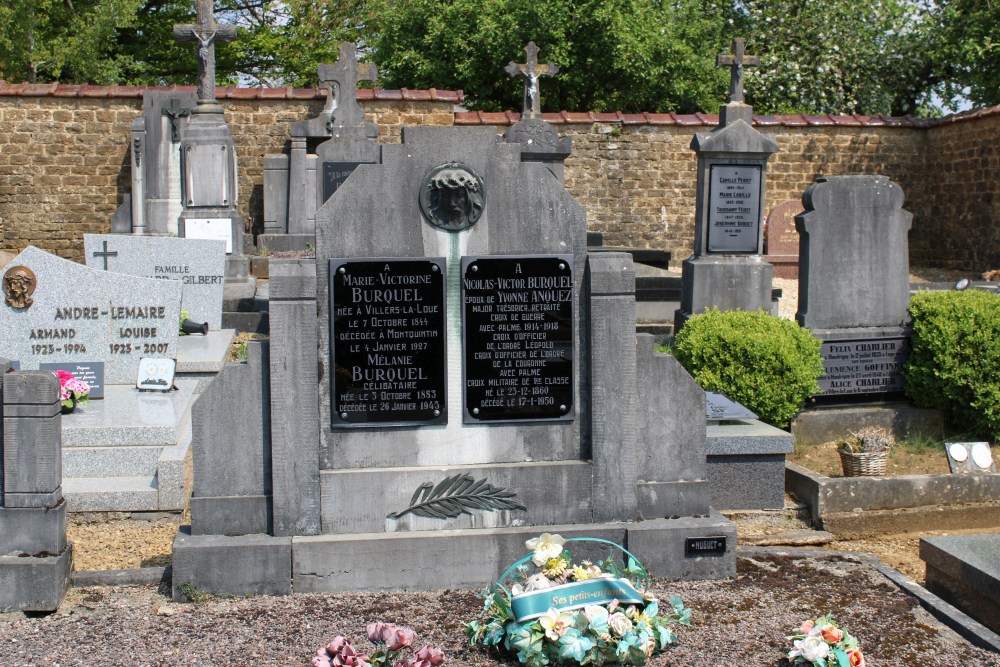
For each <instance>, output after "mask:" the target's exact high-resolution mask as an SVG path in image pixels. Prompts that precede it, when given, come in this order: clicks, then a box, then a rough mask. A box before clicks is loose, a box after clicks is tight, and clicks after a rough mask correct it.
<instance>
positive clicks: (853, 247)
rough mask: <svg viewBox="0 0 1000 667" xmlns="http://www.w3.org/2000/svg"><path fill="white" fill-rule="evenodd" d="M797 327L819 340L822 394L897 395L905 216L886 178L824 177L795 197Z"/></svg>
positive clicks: (904, 337) (902, 350)
mask: <svg viewBox="0 0 1000 667" xmlns="http://www.w3.org/2000/svg"><path fill="white" fill-rule="evenodd" d="M802 204H803V207H804V208H805V212H804V213H801V214H799V215H797V216H796V217H795V227H796V229H797V230H798V232H799V238H800V241H799V244H800V245H799V309H798V312H797V313H796V315H795V318H796V320H798V322H799V324H801V325H802V326H803V327H806V328H807V329H810V330H811V331H812V333H813V335H814V336H816V337H817V338H819V339H820V340H822V341H823V347H822V350H821V351H822V354H823V364H824V366H825V369H826V373H825V374H824V375H823V376H822V377H821V378H820V380H819V383H820V389H821V391H822V393H821V394H820V396H821V397H823V398H825V399H831V400H844V399H848V398H852V397H853V398H862V399H863V398H871V397H872V396H873V395H885V394H901V393H902V391H903V376H902V365H903V362H904V361H905V360H906V356H907V355H908V353H909V314H908V312H907V308H908V306H909V303H910V290H909V275H910V270H909V250H908V248H909V243H908V240H907V236H908V234H909V231H910V225H911V221H912V217H913V216H912V215H911V214H910V213H909V212H907V211H905V210H903V208H902V207H903V190H902V188H900V187H899V186H898V185H897V184H896V183H893V182H892V181H891V180H889V179H888V178H886V177H885V176H825V177H821V178H818V179H817V180H816V182H815V183H813V184H812V185H811V186H809V188H808V189H807V190H806V191H805V193H804V194H803V195H802Z"/></svg>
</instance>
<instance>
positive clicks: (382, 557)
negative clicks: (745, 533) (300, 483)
mask: <svg viewBox="0 0 1000 667" xmlns="http://www.w3.org/2000/svg"><path fill="white" fill-rule="evenodd" d="M542 532H551V533H558V534H560V535H562V536H563V537H567V538H569V537H599V538H603V539H607V540H610V541H613V542H617V543H619V544H623V545H624V546H625V547H626V548H627V549H629V550H630V551H632V553H633V554H635V555H636V556H637V557H638V558H639V559H640V560H641V561H642V562H643V564H645V565H646V567H647V568H649V571H650V574H652V575H653V576H657V577H666V578H670V579H715V578H724V577H731V576H735V574H736V527H735V525H734V524H733V523H732V522H730V521H729V520H728V519H726V518H725V517H723V516H722V515H720V514H718V513H716V512H714V511H713V512H712V513H711V514H710V515H709V516H705V517H685V518H680V519H656V520H652V521H640V522H630V523H614V524H575V525H563V526H523V527H512V528H494V529H474V530H445V531H419V532H412V533H362V534H352V535H318V536H309V537H292V538H278V537H270V536H266V535H253V536H242V537H224V536H208V535H202V536H192V535H190V532H189V531H188V529H187V527H182V528H181V532H179V533H178V536H177V538H176V539H175V540H174V552H173V581H174V587H173V589H174V599H175V600H184V599H186V597H185V595H184V593H183V590H184V587H187V586H191V587H193V588H194V589H196V590H200V591H203V592H208V593H225V594H232V595H247V594H271V595H281V594H286V593H290V592H295V593H317V592H334V591H376V590H440V589H444V588H472V589H479V588H482V587H484V586H486V585H488V584H489V583H490V582H491V581H492V580H493V579H496V578H497V577H498V576H500V574H502V573H503V571H504V570H505V569H506V568H507V567H508V566H510V565H511V564H512V563H513V562H514V561H516V560H517V559H518V558H520V557H521V556H523V555H525V553H526V550H525V546H524V542H525V541H526V540H528V539H530V538H532V537H537V536H538V535H539V534H540V533H542ZM704 537H723V538H724V539H725V543H726V549H725V551H724V552H723V553H720V554H717V555H687V553H686V550H685V546H686V541H687V540H688V538H704ZM572 550H573V554H574V557H575V559H577V560H579V559H584V558H590V559H602V558H604V557H606V556H607V554H608V551H609V548H608V547H606V546H601V545H596V544H586V543H581V544H574V545H573V548H572Z"/></svg>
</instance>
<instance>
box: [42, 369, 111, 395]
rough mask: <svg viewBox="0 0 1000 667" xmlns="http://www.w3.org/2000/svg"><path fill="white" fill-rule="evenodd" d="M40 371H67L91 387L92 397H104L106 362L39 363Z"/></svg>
mask: <svg viewBox="0 0 1000 667" xmlns="http://www.w3.org/2000/svg"><path fill="white" fill-rule="evenodd" d="M38 370H40V371H66V372H67V373H72V374H73V377H75V378H76V379H77V380H80V381H81V382H86V383H87V386H88V387H90V393H89V394H87V396H89V397H90V398H104V362H103V361H81V362H79V363H75V364H38Z"/></svg>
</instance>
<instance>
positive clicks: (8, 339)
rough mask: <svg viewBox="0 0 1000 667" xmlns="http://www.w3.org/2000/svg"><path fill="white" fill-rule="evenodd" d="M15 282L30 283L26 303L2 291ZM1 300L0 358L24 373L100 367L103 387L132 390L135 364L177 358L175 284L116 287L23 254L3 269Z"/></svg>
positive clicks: (39, 254) (108, 276)
mask: <svg viewBox="0 0 1000 667" xmlns="http://www.w3.org/2000/svg"><path fill="white" fill-rule="evenodd" d="M16 275H21V276H30V278H31V280H29V281H28V282H29V283H30V282H33V284H32V285H30V289H27V290H26V291H27V293H28V295H27V298H18V295H17V294H12V293H11V291H10V289H9V286H8V283H9V281H8V277H9V276H16ZM4 292H5V300H4V302H3V303H2V304H0V357H4V358H8V359H16V360H18V361H20V363H21V368H23V369H25V370H31V369H36V368H39V365H40V364H41V363H81V364H85V363H88V362H94V361H103V362H104V365H105V382H106V383H107V384H133V383H134V382H135V379H136V372H137V370H138V367H139V360H140V359H141V358H142V357H165V358H176V356H177V338H178V321H179V319H180V310H181V283H179V282H177V281H173V280H155V279H152V278H138V277H132V278H128V279H123V277H122V276H121V275H116V274H114V273H109V272H107V271H101V270H96V269H90V268H87V267H85V266H81V265H79V264H77V263H76V262H71V261H69V260H66V259H62V258H61V257H56V256H55V255H51V254H49V253H47V252H45V251H43V250H40V249H38V248H36V247H34V246H29V247H28V248H26V249H25V250H24V251H23V252H22V253H20V254H19V255H17V256H16V257H15V258H14V259H13V260H11V262H10V263H9V264H8V265H7V267H6V269H5V273H4ZM12 301H13V302H14V304H15V305H12Z"/></svg>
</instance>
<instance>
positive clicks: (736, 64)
mask: <svg viewBox="0 0 1000 667" xmlns="http://www.w3.org/2000/svg"><path fill="white" fill-rule="evenodd" d="M759 65H760V56H748V55H745V54H744V53H743V39H742V38H740V37H737V38H736V39H734V40H733V53H731V54H729V53H720V54H719V55H718V56H716V58H715V66H716V67H728V68H730V73H729V103H730V104H733V103H740V104H742V103H743V68H744V67H758V66H759Z"/></svg>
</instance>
